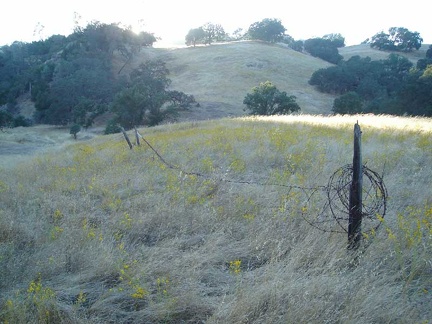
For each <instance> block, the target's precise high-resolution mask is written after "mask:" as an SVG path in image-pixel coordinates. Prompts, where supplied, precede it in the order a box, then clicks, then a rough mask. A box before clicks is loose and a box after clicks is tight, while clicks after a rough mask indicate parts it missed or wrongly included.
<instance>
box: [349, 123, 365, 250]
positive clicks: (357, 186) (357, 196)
mask: <svg viewBox="0 0 432 324" xmlns="http://www.w3.org/2000/svg"><path fill="white" fill-rule="evenodd" d="M362 186H363V168H362V152H361V130H360V125H359V124H358V122H357V124H355V125H354V156H353V177H352V182H351V186H350V193H349V219H348V249H357V248H358V247H359V245H360V240H361V223H362V203H363V202H362Z"/></svg>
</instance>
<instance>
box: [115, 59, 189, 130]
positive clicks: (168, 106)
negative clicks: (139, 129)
mask: <svg viewBox="0 0 432 324" xmlns="http://www.w3.org/2000/svg"><path fill="white" fill-rule="evenodd" d="M168 74H169V70H168V69H167V68H166V65H165V62H163V61H161V60H156V61H148V62H146V63H143V64H141V65H140V66H139V67H138V68H137V69H135V70H133V71H132V72H131V74H130V83H129V84H128V86H127V87H126V88H125V89H124V90H122V91H121V92H119V93H118V94H117V95H116V97H115V99H114V102H113V105H112V107H111V111H112V112H113V113H114V114H115V115H116V117H115V119H114V122H115V123H117V124H119V125H121V126H122V127H124V128H126V129H130V128H133V127H134V126H138V125H146V126H154V125H157V124H159V123H160V122H161V121H163V120H164V119H165V118H167V117H168V116H173V115H175V113H176V112H177V111H178V110H182V109H187V108H189V107H190V105H191V104H192V103H194V102H195V99H194V98H193V96H189V95H186V94H184V93H182V92H179V91H169V90H168V86H169V85H170V83H171V80H170V79H168V77H167V76H168ZM114 122H112V123H114ZM111 126H112V125H111Z"/></svg>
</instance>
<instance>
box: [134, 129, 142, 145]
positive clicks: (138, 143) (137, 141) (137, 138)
mask: <svg viewBox="0 0 432 324" xmlns="http://www.w3.org/2000/svg"><path fill="white" fill-rule="evenodd" d="M134 129H135V139H136V144H137V145H138V146H140V145H141V143H140V139H139V138H140V135H139V133H138V129H136V127H134Z"/></svg>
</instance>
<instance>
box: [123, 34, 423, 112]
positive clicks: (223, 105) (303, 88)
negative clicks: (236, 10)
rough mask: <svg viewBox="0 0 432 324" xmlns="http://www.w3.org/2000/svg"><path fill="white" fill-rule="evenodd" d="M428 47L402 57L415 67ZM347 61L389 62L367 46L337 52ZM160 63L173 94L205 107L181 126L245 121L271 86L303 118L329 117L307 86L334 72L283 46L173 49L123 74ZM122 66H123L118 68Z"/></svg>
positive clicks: (320, 96)
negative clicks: (319, 73)
mask: <svg viewBox="0 0 432 324" xmlns="http://www.w3.org/2000/svg"><path fill="white" fill-rule="evenodd" d="M427 49H428V45H423V46H422V47H421V49H420V50H419V51H415V52H412V53H400V54H401V55H405V56H406V57H408V58H409V59H410V60H412V62H413V63H416V62H417V60H419V59H420V58H424V57H425V53H426V50H427ZM339 52H340V54H341V55H342V56H343V57H344V59H345V60H348V59H349V58H350V57H351V56H354V55H360V56H362V57H364V56H369V57H371V58H372V59H373V60H379V59H386V58H387V57H388V55H389V54H390V53H389V52H384V51H379V50H376V49H372V48H370V46H369V45H367V44H362V45H356V46H348V47H344V48H340V49H339ZM154 58H161V59H163V60H164V61H166V62H167V67H168V69H169V70H170V72H171V75H170V76H169V77H170V78H171V80H172V81H173V82H172V86H171V87H172V89H176V90H180V91H183V92H186V93H189V94H193V95H194V96H195V98H196V99H197V101H198V102H199V103H200V104H201V107H200V108H197V109H193V110H192V111H191V112H188V113H187V114H185V115H184V118H182V119H181V120H188V119H189V120H191V119H194V120H205V119H212V118H221V117H228V116H242V115H244V114H245V112H244V111H243V108H244V105H243V99H244V97H245V96H246V94H247V93H248V92H250V90H251V89H252V88H253V87H254V86H257V85H259V84H260V83H261V82H264V81H267V80H270V81H272V82H273V83H274V84H275V85H276V86H277V87H278V89H279V90H281V91H286V92H287V93H288V94H289V95H294V96H296V97H297V102H298V103H299V105H300V107H301V109H302V112H303V113H308V114H329V113H331V109H332V106H333V100H334V98H335V97H334V96H332V95H329V94H324V93H320V92H318V91H316V90H315V89H314V88H313V87H312V86H310V85H309V84H308V81H309V79H310V77H311V76H312V74H313V72H315V71H316V70H318V69H320V68H326V67H328V66H330V65H331V64H330V63H327V62H325V61H323V60H321V59H319V58H314V57H312V56H310V55H308V54H304V53H303V54H302V53H299V52H296V51H293V50H291V49H289V48H287V47H284V46H280V45H272V44H268V43H263V42H256V41H241V42H231V43H224V44H213V45H211V46H198V47H188V48H174V49H162V48H157V49H147V50H144V51H142V52H141V53H140V55H139V56H138V57H136V58H135V59H134V61H133V62H132V64H130V65H129V66H128V67H127V68H125V69H124V70H123V73H124V74H126V73H128V72H129V71H130V70H131V69H132V68H134V67H136V66H138V65H139V63H141V62H142V61H144V60H148V59H154ZM119 66H121V64H119Z"/></svg>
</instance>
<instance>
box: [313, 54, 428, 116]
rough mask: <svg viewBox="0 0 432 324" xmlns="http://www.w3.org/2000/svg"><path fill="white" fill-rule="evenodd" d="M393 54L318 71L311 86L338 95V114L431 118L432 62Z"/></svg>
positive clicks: (336, 109) (336, 107) (365, 58)
mask: <svg viewBox="0 0 432 324" xmlns="http://www.w3.org/2000/svg"><path fill="white" fill-rule="evenodd" d="M413 66H414V65H413V63H411V61H409V60H408V59H407V58H405V57H403V56H401V55H398V54H395V53H392V54H390V55H389V56H388V58H387V59H385V60H376V61H373V60H371V58H370V57H364V58H362V57H360V56H353V57H351V58H350V59H349V60H347V61H344V60H342V61H341V62H339V63H338V65H336V66H332V67H328V68H326V69H319V70H317V71H315V72H314V73H313V74H312V76H311V78H310V80H309V83H310V84H311V85H314V86H316V87H317V89H318V90H320V91H322V92H327V93H332V94H338V95H340V97H339V98H337V99H335V101H334V105H333V111H334V112H336V113H386V114H396V115H398V114H409V115H416V116H419V115H421V116H432V59H430V58H427V57H426V58H425V59H421V60H419V61H418V62H417V66H416V68H413Z"/></svg>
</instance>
